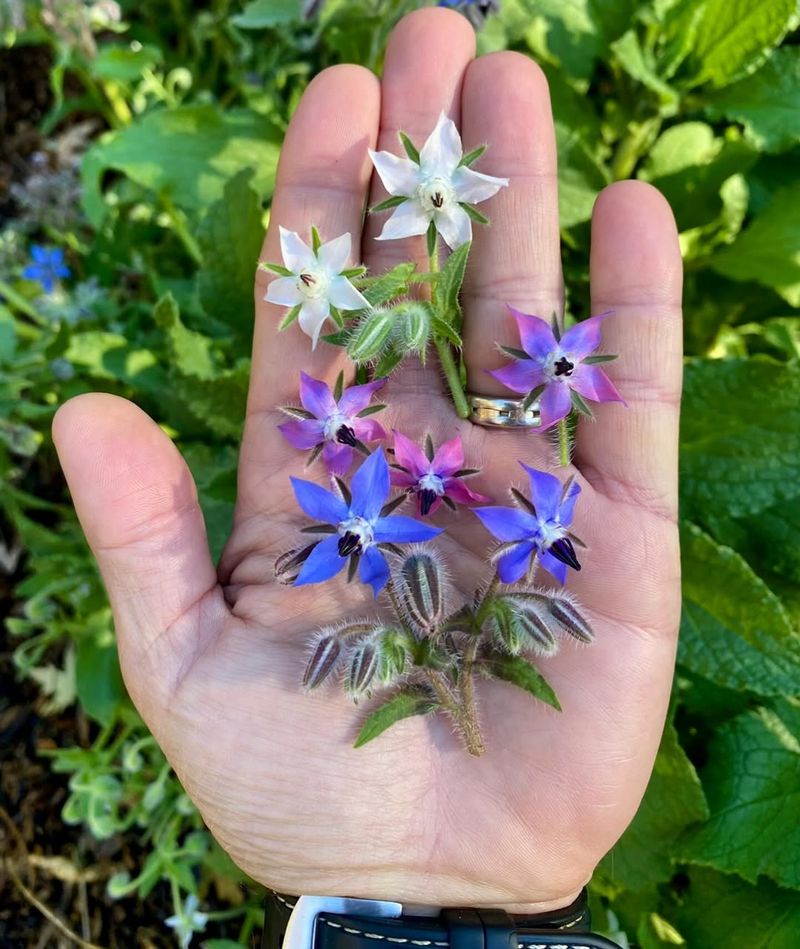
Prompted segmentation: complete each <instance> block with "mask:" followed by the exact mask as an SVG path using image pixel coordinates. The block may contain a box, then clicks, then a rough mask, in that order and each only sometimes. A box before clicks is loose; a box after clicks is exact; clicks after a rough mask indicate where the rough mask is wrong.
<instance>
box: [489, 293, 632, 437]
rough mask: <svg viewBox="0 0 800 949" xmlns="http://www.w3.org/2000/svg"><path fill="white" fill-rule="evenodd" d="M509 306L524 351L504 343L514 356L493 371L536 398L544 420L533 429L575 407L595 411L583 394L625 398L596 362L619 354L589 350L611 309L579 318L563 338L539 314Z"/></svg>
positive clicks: (606, 398) (597, 340)
mask: <svg viewBox="0 0 800 949" xmlns="http://www.w3.org/2000/svg"><path fill="white" fill-rule="evenodd" d="M509 310H510V311H511V313H512V315H513V317H514V319H515V320H516V321H517V327H518V329H519V337H520V342H521V344H522V350H523V351H519V350H512V349H507V348H505V347H502V348H503V351H504V352H505V353H507V354H508V355H510V356H513V357H514V359H515V361H514V362H512V363H511V364H510V365H508V366H504V367H503V368H502V369H496V370H494V371H489V375H490V376H494V378H495V379H498V380H499V381H500V382H502V383H503V385H504V386H508V388H509V389H511V390H512V391H514V392H519V393H526V394H534V398H538V400H539V411H540V412H541V419H542V424H541V426H540V427H539V428H538V429H534V431H540V432H541V431H544V430H545V429H547V428H550V427H551V426H552V425H555V424H556V422H560V421H561V419H563V418H566V416H567V415H569V413H570V411H571V410H572V408H573V407H574V408H576V409H578V411H581V412H583V413H584V414H589V415H591V412H590V411H589V409H588V406H586V404H585V402H584V401H583V399H590V400H591V401H592V402H622V403H623V404H624V403H625V400H624V399H623V398H622V396H621V395H620V394H619V392H617V390H616V388H615V387H614V384H613V383H612V382H611V380H610V379H609V378H608V376H607V375H606V374H605V372H604V371H603V370H602V369H601V368H600V367H599V366H597V365H594V363H596V362H607V361H609V360H611V359H614V358H615V357H614V356H592V355H591V354H592V353H593V352H594V351H595V350H596V349H597V347H598V346H599V345H600V326H601V324H602V322H603V320H604V319H605V318H606V317H607V316H610V311H609V312H608V313H601V314H600V315H599V316H593V317H591V318H590V319H588V320H584V321H583V322H582V323H578V324H576V325H575V326H573V327H571V328H570V329H568V330H567V332H566V333H564V335H563V336H561V337H560V338H559V337H558V336H557V335H556V332H557V330H556V332H554V330H553V328H551V327H550V325H549V324H548V323H547V322H546V321H545V320H543V319H541V318H540V317H538V316H530V315H528V314H527V313H521V312H520V311H519V310H515V309H514V307H512V306H509ZM554 326H555V323H554Z"/></svg>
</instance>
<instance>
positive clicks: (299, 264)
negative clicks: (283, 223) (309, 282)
mask: <svg viewBox="0 0 800 949" xmlns="http://www.w3.org/2000/svg"><path fill="white" fill-rule="evenodd" d="M278 230H279V231H280V235H281V254H282V255H283V263H284V265H285V266H286V267H288V268H289V270H291V271H292V273H296V274H299V273H301V272H302V271H303V270H305V269H306V268H307V267H314V268H316V266H317V258H316V257H315V256H314V251H313V250H312V249H311V248H310V247H309V246H308V244H306V242H305V241H304V240H303V239H302V238H301V237H300V235H299V234H298V233H297V231H289V230H287V229H286V228H285V227H280V228H278Z"/></svg>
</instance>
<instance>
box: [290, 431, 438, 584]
mask: <svg viewBox="0 0 800 949" xmlns="http://www.w3.org/2000/svg"><path fill="white" fill-rule="evenodd" d="M291 482H292V487H293V488H294V493H295V497H296V498H297V503H298V504H299V505H300V507H301V508H302V509H303V510H304V511H305V513H306V514H308V516H309V517H313V518H314V519H315V520H317V521H322V522H323V524H325V525H330V526H331V528H332V529H331V530H330V531H328V530H325V529H324V528H323V532H325V533H328V532H330V533H331V535H332V536H331V537H326V538H325V540H322V541H320V542H319V543H318V544H317V546H316V547H315V548H314V549H313V550H312V552H311V553H310V554H309V556H308V558H307V559H306V561H305V563H304V564H303V567H302V569H301V571H300V574H299V576H298V578H297V580H296V581H295V586H303V585H305V584H307V583H322V582H323V581H324V580H330V578H331V577H334V576H336V574H337V573H339V571H340V570H341V569H342V568H343V567H344V565H345V563H346V562H347V561H348V560H350V561H351V571H352V570H354V569H355V567H356V565H357V566H358V573H359V577H360V579H361V582H362V583H368V584H369V585H370V586H371V587H372V589H373V591H374V593H375V596H377V595H378V593H379V592H380V591H381V590H382V589H383V587H384V586H385V585H386V581H387V580H388V579H389V564H388V563H387V562H386V557H385V556H384V555H383V552H382V550H381V547H382V546H384V547H388V548H389V549H391V547H392V546H394V545H396V544H409V543H417V542H420V541H426V540H431V539H432V538H434V537H436V535H437V534H439V533H441V531H440V529H439V528H437V527H429V526H428V525H427V524H422V523H420V522H419V521H415V520H414V519H413V518H411V517H405V516H403V515H402V514H391V513H390V512H391V510H393V509H394V507H395V506H396V504H395V502H390V503H389V504H387V503H386V502H387V500H388V497H389V490H390V486H389V466H388V465H387V464H386V458H384V455H383V450H382V449H380V448H379V449H378V450H377V451H375V452H373V453H372V454H371V455H370V456H369V458H367V459H366V461H364V463H363V464H362V465H361V467H360V468H359V469H358V471H356V473H355V475H353V481H352V484H351V492H348V493H349V494H350V496H345V498H341V497H339V496H338V495H336V494H334V493H333V492H332V491H327V490H326V489H325V488H323V487H320V485H318V484H314V483H313V482H312V481H303V480H302V479H300V478H292V479H291ZM351 575H352V574H351Z"/></svg>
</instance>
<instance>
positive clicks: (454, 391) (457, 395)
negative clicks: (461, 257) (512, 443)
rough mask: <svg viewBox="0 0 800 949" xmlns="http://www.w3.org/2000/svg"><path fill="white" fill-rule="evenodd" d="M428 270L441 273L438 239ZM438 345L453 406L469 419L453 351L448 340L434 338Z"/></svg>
mask: <svg viewBox="0 0 800 949" xmlns="http://www.w3.org/2000/svg"><path fill="white" fill-rule="evenodd" d="M428 270H429V272H430V273H432V274H438V273H439V239H438V237H437V239H436V247H435V248H434V251H433V253H432V254H431V255H430V256H429V257H428ZM433 341H434V343H435V344H436V352H437V353H438V354H439V364H440V366H441V367H442V372H443V373H444V377H445V379H446V380H447V385H448V388H449V389H450V395H451V396H452V397H453V405H454V406H455V409H456V414H457V415H458V417H459V418H469V404H468V402H467V396H466V394H465V393H464V387H463V386H462V385H461V373H460V372H459V370H458V365H457V364H456V361H455V358H454V356H453V350H452V349H451V347H450V343H448V342H447V340H446V339H441V338H439V337H437V336H434V338H433Z"/></svg>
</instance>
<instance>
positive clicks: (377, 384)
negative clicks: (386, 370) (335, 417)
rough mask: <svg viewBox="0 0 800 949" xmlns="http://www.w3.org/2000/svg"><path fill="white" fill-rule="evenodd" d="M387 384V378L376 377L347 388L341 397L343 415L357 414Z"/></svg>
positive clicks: (340, 409) (340, 406)
mask: <svg viewBox="0 0 800 949" xmlns="http://www.w3.org/2000/svg"><path fill="white" fill-rule="evenodd" d="M385 385H386V379H374V380H373V381H372V382H365V383H364V384H363V385H360V386H350V388H349V389H345V390H344V393H343V394H342V397H341V399H339V411H340V412H341V413H342V415H357V414H358V413H359V412H361V411H363V410H364V409H365V408H366V407H367V406H368V405H369V403H370V399H372V396H373V395H374V394H375V393H376V392H377V391H378V389H382V388H383V387H384V386H385Z"/></svg>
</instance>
